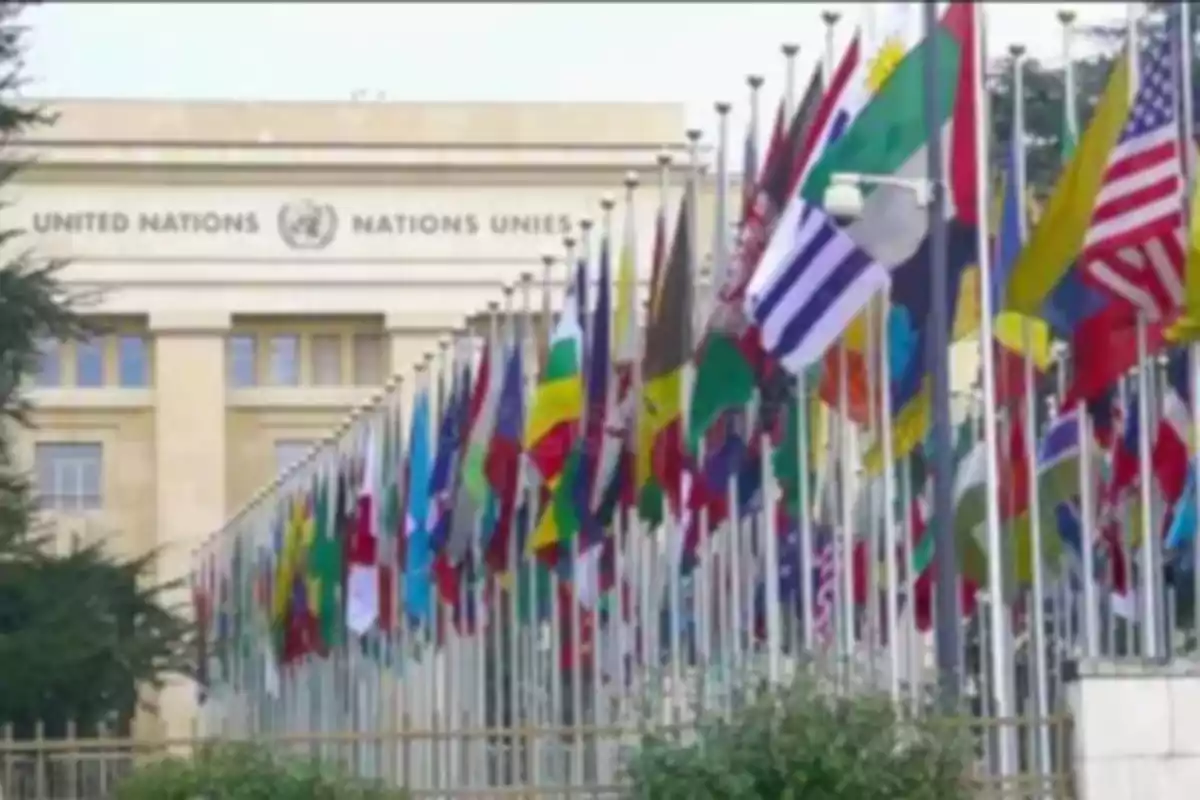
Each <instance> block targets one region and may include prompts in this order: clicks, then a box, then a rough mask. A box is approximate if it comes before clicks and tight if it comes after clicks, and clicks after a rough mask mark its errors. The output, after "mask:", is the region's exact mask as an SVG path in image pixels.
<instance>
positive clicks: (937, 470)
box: [923, 3, 999, 711]
mask: <svg viewBox="0 0 1200 800" xmlns="http://www.w3.org/2000/svg"><path fill="white" fill-rule="evenodd" d="M923 10H924V26H925V37H926V41H927V42H928V45H927V51H926V52H927V58H926V59H925V87H926V90H925V92H924V102H925V119H926V126H927V128H928V130H929V142H928V154H929V167H928V174H929V182H930V189H931V192H932V198H931V199H932V202H931V203H930V204H929V236H930V261H931V264H930V267H931V271H932V273H933V275H932V287H931V288H932V293H933V297H932V304H931V305H932V323H933V325H932V333H933V335H932V336H931V337H930V340H929V345H928V346H929V352H930V377H931V379H932V384H933V428H932V433H933V522H934V524H935V525H936V528H935V529H934V531H933V534H934V536H935V537H936V555H935V560H936V569H937V581H936V583H935V586H934V591H935V600H936V602H935V607H936V614H937V665H938V678H939V681H940V683H941V694H942V702H943V703H944V705H945V707H946V709H947V710H949V711H957V710H958V694H959V689H960V686H961V682H962V681H961V677H962V675H961V673H962V663H961V649H962V648H961V644H960V642H961V635H960V630H959V624H960V623H959V609H958V554H957V547H956V543H955V541H954V525H953V514H954V506H953V497H952V495H953V492H954V456H953V442H952V434H951V429H950V369H949V357H948V353H949V349H950V313H949V309H948V306H949V302H950V286H949V281H948V276H947V271H948V267H949V265H948V263H947V252H946V247H947V238H946V236H947V231H946V205H945V187H944V186H943V176H942V173H943V164H942V130H941V125H940V123H939V121H938V119H939V115H938V103H939V100H938V98H937V97H936V95H935V94H934V92H933V87H934V86H936V85H937V76H938V70H939V64H938V61H939V58H938V57H939V55H940V54H939V52H938V49H939V48H938V46H937V44H938V40H937V28H938V12H937V5H936V4H935V3H926V4H925V5H924V6H923ZM978 22H979V20H978V19H977V20H976V23H977V24H978ZM981 116H984V115H983V114H982V113H978V114H977V118H978V117H981ZM984 118H985V119H986V117H984ZM976 124H977V125H978V124H980V123H979V122H978V121H977V123H976ZM981 142H982V144H981ZM977 145H978V146H981V147H986V138H985V134H984V133H983V131H980V132H979V136H977ZM979 162H980V164H981V165H983V167H982V168H983V170H985V172H984V174H985V175H986V164H987V161H986V158H985V157H984V154H983V153H982V152H981V153H980V154H979ZM981 183H982V185H987V183H986V181H983V182H981ZM986 194H987V193H986V192H980V193H979V195H980V198H981V199H980V203H981V205H983V209H982V212H981V216H980V228H981V230H980V248H979V249H980V253H979V261H980V263H979V272H980V274H981V275H984V276H987V275H989V274H990V273H991V270H990V269H989V267H988V266H987V265H986V264H985V263H984V262H985V261H987V260H988V259H987V252H986V251H987V249H988V243H987V237H986V231H984V230H983V222H984V220H986V219H987V207H986V200H985V199H984V197H985V196H986ZM980 285H981V287H982V291H983V292H984V293H985V294H984V303H983V308H984V313H983V314H982V318H983V319H982V323H983V326H984V327H983V329H982V331H981V333H980V341H981V342H983V343H984V345H983V351H984V365H985V366H984V376H985V377H984V379H985V381H986V382H987V385H986V386H985V388H984V392H985V393H986V396H985V400H984V402H985V403H990V401H991V400H992V399H993V398H994V397H995V395H994V389H993V387H992V385H991V378H992V375H991V370H990V366H989V365H990V359H989V358H988V356H987V352H988V350H989V349H990V343H991V341H992V335H991V322H990V308H991V304H990V297H989V295H990V292H989V288H988V287H989V281H987V280H986V279H985V280H982V281H980ZM992 417H993V419H992V420H991V421H990V422H991V423H992V424H990V425H989V426H988V430H989V435H990V437H991V438H990V439H989V444H988V447H989V450H990V451H991V452H989V456H988V466H989V471H988V483H989V485H990V486H991V487H994V486H995V476H996V470H995V469H994V467H995V460H994V448H995V441H994V438H995V436H994V430H995V427H994V422H995V419H994V417H995V414H994V410H993V414H992ZM993 503H994V498H993V497H992V493H991V490H990V489H989V493H988V506H989V511H990V512H992V513H994V509H993V508H992V505H993ZM990 516H991V514H989V517H990ZM998 522H999V520H997V525H996V527H999V525H998ZM990 523H991V520H990V519H989V528H991V527H992V526H991V524H990ZM998 551H999V549H998V548H997V550H995V551H993V552H992V563H993V564H994V565H995V567H994V569H998V564H996V563H995V560H996V557H997V553H998ZM997 582H998V581H997Z"/></svg>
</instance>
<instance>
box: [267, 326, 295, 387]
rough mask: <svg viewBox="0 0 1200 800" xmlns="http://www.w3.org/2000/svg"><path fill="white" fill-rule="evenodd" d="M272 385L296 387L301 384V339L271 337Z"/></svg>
mask: <svg viewBox="0 0 1200 800" xmlns="http://www.w3.org/2000/svg"><path fill="white" fill-rule="evenodd" d="M270 364H271V384H272V385H274V386H296V385H298V384H299V383H300V337H299V336H272V337H271V361H270Z"/></svg>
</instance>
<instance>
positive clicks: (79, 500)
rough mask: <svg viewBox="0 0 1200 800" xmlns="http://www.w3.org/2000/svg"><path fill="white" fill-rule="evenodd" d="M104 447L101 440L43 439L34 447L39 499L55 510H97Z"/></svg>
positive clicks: (99, 497)
mask: <svg viewBox="0 0 1200 800" xmlns="http://www.w3.org/2000/svg"><path fill="white" fill-rule="evenodd" d="M103 452H104V451H103V448H102V447H101V445H100V444H99V443H97V442H39V443H38V444H37V445H35V447H34V471H35V477H36V481H37V498H38V504H39V506H40V507H41V508H43V509H46V510H52V511H93V510H95V509H98V508H100V507H101V504H102V500H103V494H104V493H103V484H104V456H103Z"/></svg>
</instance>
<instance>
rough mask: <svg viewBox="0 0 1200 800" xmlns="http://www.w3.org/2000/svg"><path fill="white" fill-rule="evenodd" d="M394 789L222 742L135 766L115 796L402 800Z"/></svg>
mask: <svg viewBox="0 0 1200 800" xmlns="http://www.w3.org/2000/svg"><path fill="white" fill-rule="evenodd" d="M405 797H406V795H405V793H404V792H402V791H400V790H397V789H390V788H383V787H381V786H379V785H376V784H372V783H368V782H365V781H361V780H357V779H354V778H352V777H350V776H347V775H345V774H343V773H340V772H338V771H336V770H333V769H331V768H330V767H329V766H328V765H322V764H318V763H316V762H314V761H310V760H305V759H298V758H283V757H278V756H275V755H273V754H272V753H271V752H270V751H269V750H267V749H266V748H262V747H254V746H250V745H224V746H217V747H213V748H209V749H206V750H203V751H201V752H200V753H199V754H198V755H197V756H196V757H195V758H190V759H184V758H164V759H162V760H160V761H154V762H151V763H148V764H147V765H146V766H144V767H141V768H140V769H138V770H136V771H135V772H134V773H133V775H131V776H130V777H129V778H128V779H126V780H125V781H123V782H122V783H121V784H120V786H119V787H118V788H117V794H116V800H201V799H202V800H403V798H405Z"/></svg>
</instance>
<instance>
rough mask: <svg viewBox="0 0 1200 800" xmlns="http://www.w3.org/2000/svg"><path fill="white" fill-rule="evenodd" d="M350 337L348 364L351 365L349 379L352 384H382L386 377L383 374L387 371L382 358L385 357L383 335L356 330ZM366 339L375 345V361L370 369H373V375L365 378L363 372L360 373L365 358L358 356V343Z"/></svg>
mask: <svg viewBox="0 0 1200 800" xmlns="http://www.w3.org/2000/svg"><path fill="white" fill-rule="evenodd" d="M352 337H353V338H352V339H351V341H350V361H351V363H350V366H351V375H350V379H351V381H352V383H353V385H354V386H378V385H380V384H382V383H383V382H384V380H385V379H386V377H385V376H386V372H387V370H386V369H385V368H384V359H385V355H384V344H385V341H384V337H383V335H382V334H378V333H369V332H364V331H357V332H355V333H354V334H352ZM367 341H370V342H372V343H373V344H374V346H375V358H374V360H375V362H376V363H375V365H374V366H373V367H372V369H373V370H374V377H371V378H366V377H364V376H363V374H362V373H363V370H362V369H361V367H362V365H363V363H364V361H365V360H364V359H360V358H359V343H360V342H367Z"/></svg>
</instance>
